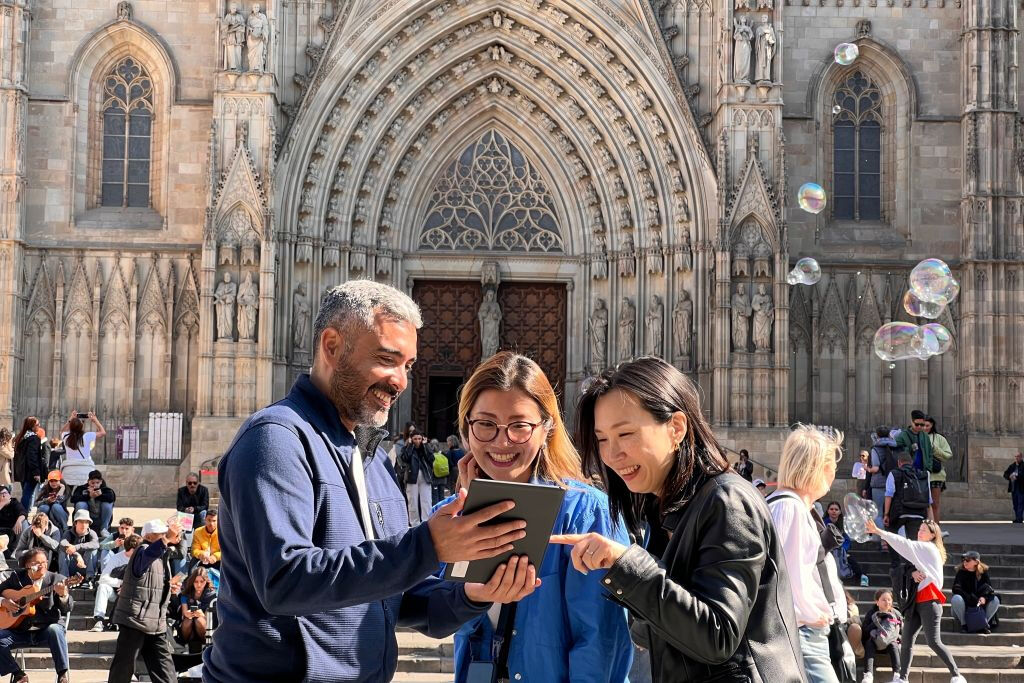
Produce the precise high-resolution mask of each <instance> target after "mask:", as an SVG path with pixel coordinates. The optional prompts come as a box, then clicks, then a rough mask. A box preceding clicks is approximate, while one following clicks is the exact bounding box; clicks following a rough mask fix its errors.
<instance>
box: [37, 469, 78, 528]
mask: <svg viewBox="0 0 1024 683" xmlns="http://www.w3.org/2000/svg"><path fill="white" fill-rule="evenodd" d="M69 493H70V490H68V488H67V487H66V486H65V485H64V482H63V481H62V480H61V474H60V470H52V471H51V472H50V473H49V474H48V475H46V481H45V482H43V485H42V486H40V487H39V492H38V493H36V500H35V506H36V512H44V513H46V514H47V515H49V517H50V521H51V522H53V523H54V524H55V525H56V526H57V528H58V529H60V532H61V533H64V530H65V529H67V528H68V509H67V508H66V507H65V505H66V504H67V500H68V494H69Z"/></svg>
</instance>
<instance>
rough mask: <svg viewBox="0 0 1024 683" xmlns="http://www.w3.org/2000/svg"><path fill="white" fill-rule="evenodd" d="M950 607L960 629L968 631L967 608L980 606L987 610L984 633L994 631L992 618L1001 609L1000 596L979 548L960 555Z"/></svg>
mask: <svg viewBox="0 0 1024 683" xmlns="http://www.w3.org/2000/svg"><path fill="white" fill-rule="evenodd" d="M950 602H951V603H952V604H950V606H949V607H950V609H951V610H952V612H953V616H954V617H955V618H956V620H957V623H959V624H960V630H961V631H962V632H964V633H967V618H966V615H967V609H968V608H969V607H980V608H982V609H983V610H985V623H986V624H988V626H987V627H986V628H985V629H983V630H982V633H991V632H992V628H991V627H992V620H993V619H994V618H995V616H996V611H998V610H999V596H998V595H996V591H995V589H994V588H992V580H991V579H989V576H988V565H987V564H985V563H984V562H982V561H981V554H980V553H978V551H977V550H969V551H967V552H966V553H964V554H963V555H961V556H960V566H959V567H958V568H957V570H956V578H954V579H953V599H952V600H951V601H950Z"/></svg>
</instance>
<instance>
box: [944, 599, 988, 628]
mask: <svg viewBox="0 0 1024 683" xmlns="http://www.w3.org/2000/svg"><path fill="white" fill-rule="evenodd" d="M949 609H950V610H951V611H952V612H953V616H954V617H956V620H957V621H958V622H960V625H961V626H963V625H964V614H965V613H966V612H967V604H966V603H965V602H964V598H963V596H962V595H954V596H953V599H952V600H951V601H950V605H949ZM998 609H999V598H996V597H993V598H992V599H991V600H988V601H986V602H985V621H987V622H989V623H992V617H994V616H995V615H996V611H997V610H998Z"/></svg>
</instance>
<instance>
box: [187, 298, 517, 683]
mask: <svg viewBox="0 0 1024 683" xmlns="http://www.w3.org/2000/svg"><path fill="white" fill-rule="evenodd" d="M421 324H422V323H421V320H420V312H419V308H418V307H417V306H416V304H415V303H413V301H412V300H411V299H409V297H407V296H406V295H405V294H403V293H401V292H399V291H398V290H396V289H393V288H391V287H388V286H387V285H382V284H378V283H375V282H371V281H366V280H358V281H352V282H347V283H345V284H343V285H340V286H338V287H335V288H333V289H331V290H329V291H328V292H327V293H326V294H325V295H324V297H323V299H322V300H321V302H320V312H319V314H318V316H317V319H316V323H315V325H314V330H313V333H314V347H313V353H314V355H313V367H312V368H311V370H310V374H309V375H302V376H300V377H299V379H298V380H296V382H295V385H294V386H293V387H292V389H291V391H290V392H289V394H288V396H287V397H286V398H285V399H283V400H282V401H280V402H278V403H276V404H274V405H272V406H270V407H268V408H265V409H263V410H261V411H259V412H257V413H256V414H255V415H253V416H252V417H250V418H249V420H248V421H246V423H245V424H244V425H242V428H241V429H240V430H239V432H238V435H237V436H236V437H235V441H234V443H232V445H231V447H230V448H229V449H228V452H227V454H226V455H225V456H224V458H223V459H222V460H221V463H220V471H219V478H218V482H219V485H220V491H221V502H220V512H221V519H220V529H219V534H220V546H221V551H222V556H221V557H222V559H221V586H220V597H219V600H218V616H219V617H220V625H219V627H218V629H217V632H216V636H215V637H214V642H213V647H212V648H210V649H208V650H207V651H206V653H205V667H204V672H203V675H204V680H205V681H206V683H228V682H231V683H235V682H237V683H242V682H245V683H258V682H260V681H282V680H300V679H301V680H303V681H309V682H311V683H316V682H320V681H322V682H324V683H327V682H328V681H367V682H369V681H380V682H382V683H383V682H384V681H390V680H391V678H392V677H393V675H394V673H395V670H396V668H397V661H398V645H397V641H396V639H395V628H396V626H398V625H403V626H411V627H414V628H416V629H417V630H420V631H422V632H424V633H426V634H428V635H431V636H433V637H442V636H446V635H449V634H451V633H453V632H454V631H455V630H457V629H458V628H459V626H461V625H462V623H464V622H466V621H468V620H469V619H471V618H474V617H476V616H479V615H480V614H482V613H483V612H484V611H486V610H487V609H488V608H489V607H490V604H491V603H492V602H511V601H514V600H518V599H519V598H521V597H524V596H525V595H528V594H529V593H530V592H532V591H533V589H534V587H535V585H536V577H535V574H534V570H533V569H532V568H529V569H516V570H509V571H508V572H505V571H503V570H499V571H498V573H496V574H495V577H494V578H493V579H492V580H491V581H490V582H489V583H488V584H486V585H484V584H475V585H474V584H467V585H457V584H451V583H446V582H442V581H439V580H437V579H435V578H432V575H433V574H434V573H435V572H436V571H437V567H438V564H439V563H440V562H454V561H463V560H474V559H479V558H484V557H493V556H495V555H497V554H500V553H501V552H504V551H505V550H507V549H510V548H511V541H512V540H514V539H517V538H521V537H522V536H523V535H524V532H523V531H522V526H523V523H520V522H511V523H503V524H497V525H494V526H484V525H483V523H484V522H486V521H487V520H490V519H493V518H494V517H495V516H496V515H498V514H500V513H501V512H503V511H506V510H509V509H511V507H512V504H511V503H500V504H498V505H494V506H492V507H490V508H487V509H486V510H482V511H480V512H477V513H474V514H471V515H466V516H461V517H460V516H457V515H458V513H459V512H460V511H461V510H462V505H463V502H464V500H465V497H464V496H459V498H457V499H456V500H455V501H454V502H453V503H451V504H449V505H448V506H445V507H443V508H441V509H440V510H438V512H437V513H435V515H434V516H433V517H431V518H430V520H428V521H426V522H424V523H422V524H419V525H418V526H416V527H414V528H412V529H409V528H408V521H407V516H406V509H405V501H404V499H403V498H402V492H401V491H400V490H399V488H398V484H397V483H396V481H395V473H394V470H393V469H392V467H391V463H390V461H389V460H388V458H387V455H386V454H385V452H384V450H383V449H380V448H379V447H378V445H379V444H380V441H381V439H382V437H383V436H384V434H385V432H382V431H381V430H379V429H378V428H379V427H380V426H381V425H383V424H384V423H385V422H386V421H387V416H388V411H389V409H390V408H391V406H392V404H393V403H394V402H395V400H396V399H397V398H398V395H399V394H400V393H401V392H402V391H403V390H404V389H405V387H406V384H407V383H408V373H409V370H410V369H411V368H412V365H413V363H414V362H415V360H416V330H417V329H419V327H420V326H421ZM254 515H256V516H258V517H259V518H260V523H259V524H253V523H252V520H253V519H254ZM512 564H513V563H509V566H512Z"/></svg>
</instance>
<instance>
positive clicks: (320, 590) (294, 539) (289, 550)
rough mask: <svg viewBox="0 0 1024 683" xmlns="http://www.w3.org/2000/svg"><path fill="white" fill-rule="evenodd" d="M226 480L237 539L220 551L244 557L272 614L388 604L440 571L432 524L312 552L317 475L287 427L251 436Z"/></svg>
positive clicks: (227, 465)
mask: <svg viewBox="0 0 1024 683" xmlns="http://www.w3.org/2000/svg"><path fill="white" fill-rule="evenodd" d="M221 477H222V479H223V482H224V483H223V485H222V487H223V491H224V496H223V501H222V505H221V507H222V509H223V513H222V514H224V519H222V521H221V523H222V524H224V523H227V524H231V525H232V531H233V533H232V534H231V537H233V539H236V540H229V539H228V537H227V536H226V535H225V534H222V535H221V539H220V540H221V550H222V552H223V555H224V556H225V557H227V556H229V555H230V554H235V555H238V556H239V558H240V561H241V562H243V563H244V565H245V567H246V569H247V570H248V572H249V575H250V577H251V580H252V583H253V587H254V590H255V592H256V596H257V597H258V598H259V600H260V602H261V603H262V605H263V607H264V609H266V611H267V612H269V613H270V614H275V615H282V616H302V615H306V614H312V613H319V612H324V611H327V610H332V609H340V608H343V607H349V606H351V605H359V604H363V603H367V602H373V601H375V600H382V599H384V598H387V597H391V596H394V595H399V594H401V593H404V592H405V591H407V590H409V589H411V588H413V587H414V586H416V585H417V584H418V583H419V582H421V581H423V580H424V579H425V578H427V577H428V576H430V575H431V574H432V573H433V572H434V571H436V569H437V564H438V559H437V553H436V552H435V550H434V543H433V540H432V539H431V537H430V530H429V528H428V527H427V525H426V524H421V525H419V526H417V527H415V528H413V529H410V530H409V531H407V532H404V533H401V534H398V535H396V536H392V537H389V538H382V539H378V540H374V541H366V540H364V541H362V542H361V543H357V544H354V545H351V546H348V547H345V548H320V547H318V546H316V545H314V543H313V539H312V534H313V528H314V525H315V524H316V510H315V509H314V506H315V504H316V501H315V495H314V490H313V472H312V469H311V468H310V465H309V462H308V460H307V456H306V453H305V451H304V449H303V446H302V442H301V441H300V439H299V437H298V435H296V434H295V432H293V431H292V430H291V429H288V428H287V427H284V426H283V425H279V424H272V423H265V424H259V425H256V426H253V427H251V428H249V429H248V430H247V431H246V432H245V433H244V434H242V436H241V437H239V439H238V441H237V442H236V443H235V445H234V447H233V448H232V449H231V452H230V453H229V454H228V456H227V457H225V462H224V464H223V467H222V471H221ZM261 513H262V514H261ZM233 543H237V546H235V547H232V544H233Z"/></svg>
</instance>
